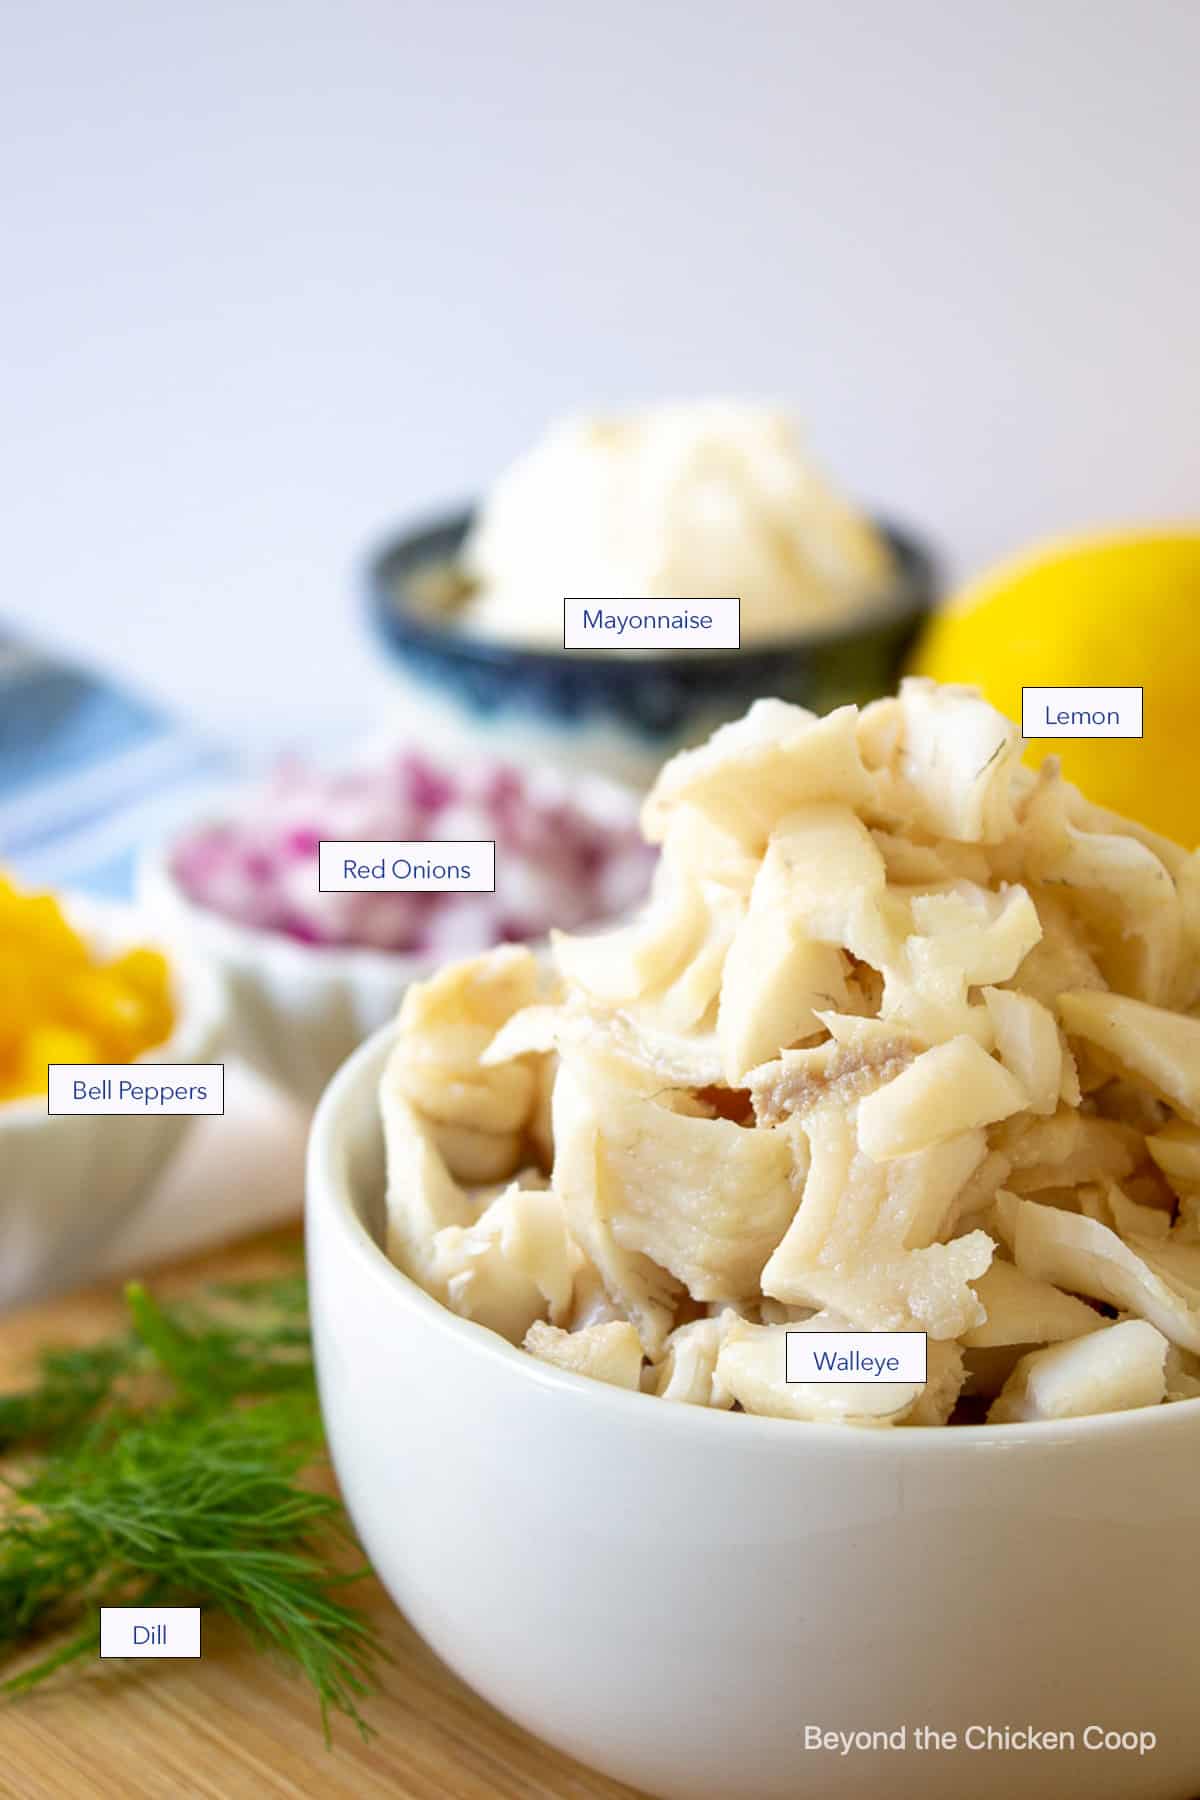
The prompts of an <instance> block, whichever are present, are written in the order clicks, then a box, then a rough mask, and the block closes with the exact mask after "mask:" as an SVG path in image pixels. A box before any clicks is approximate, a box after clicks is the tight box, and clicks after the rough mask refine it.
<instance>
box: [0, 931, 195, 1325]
mask: <svg viewBox="0 0 1200 1800" xmlns="http://www.w3.org/2000/svg"><path fill="white" fill-rule="evenodd" d="M65 910H66V912H67V915H68V917H69V918H70V920H71V923H72V924H73V925H74V926H75V927H76V929H77V930H79V931H80V932H82V933H83V934H84V936H85V937H86V938H87V939H88V941H89V942H90V943H92V944H93V945H95V947H96V948H97V949H99V950H101V951H103V952H104V953H106V954H109V953H119V952H120V951H121V950H124V949H127V948H130V947H132V946H134V945H139V944H150V945H152V946H153V947H154V948H156V949H160V950H161V951H162V952H163V954H164V955H165V956H166V958H167V961H168V963H169V965H170V969H171V990H172V991H171V999H172V1003H173V1006H174V1010H175V1020H176V1025H175V1030H174V1031H173V1032H172V1034H171V1036H170V1037H169V1038H167V1039H166V1040H165V1042H163V1043H161V1044H155V1045H154V1046H153V1047H152V1048H151V1049H149V1050H147V1051H146V1052H145V1054H144V1055H143V1056H141V1057H139V1058H138V1059H137V1060H138V1061H139V1062H149V1063H200V1062H211V1061H212V1060H213V1059H214V1056H215V1054H216V1053H217V1052H218V1051H219V1050H220V1049H221V1046H222V1033H223V1028H224V1024H225V1019H226V1006H225V1000H224V993H223V989H222V986H221V983H220V981H219V979H218V977H217V976H216V974H215V973H214V972H213V970H212V969H211V967H210V966H209V965H208V964H207V963H206V962H205V961H204V960H203V959H202V958H201V957H199V956H197V954H196V953H195V951H194V949H192V948H191V947H189V945H188V941H187V938H186V937H185V936H182V934H177V933H171V932H164V931H161V930H155V929H154V927H153V925H152V924H151V923H150V922H148V921H147V920H146V919H145V918H144V916H143V915H142V914H141V913H140V912H139V911H138V910H137V909H135V908H132V907H125V906H112V905H100V904H99V903H97V902H94V901H84V900H74V899H72V900H70V901H69V902H68V903H67V904H66V908H65ZM191 1123H192V1120H191V1118H190V1117H189V1116H188V1115H186V1114H183V1115H179V1114H164V1115H155V1116H153V1117H140V1116H137V1117H134V1116H126V1115H107V1114H94V1113H83V1114H77V1113H70V1114H63V1113H54V1114H51V1113H49V1112H48V1111H47V1107H46V1098H45V1096H44V1095H39V1096H37V1097H35V1098H30V1099H27V1100H9V1101H0V1307H9V1306H13V1305H15V1304H16V1303H17V1302H18V1301H23V1300H33V1299H36V1298H38V1297H39V1296H41V1295H44V1294H47V1293H51V1292H54V1291H55V1290H58V1289H62V1288H66V1287H70V1286H71V1285H72V1284H73V1283H75V1282H79V1281H82V1280H84V1279H85V1277H86V1276H87V1274H88V1272H89V1269H90V1267H91V1265H92V1263H93V1261H94V1259H95V1257H96V1256H97V1255H98V1253H99V1251H100V1250H101V1249H102V1248H103V1247H104V1245H105V1244H107V1242H108V1240H109V1239H110V1238H111V1236H112V1235H113V1233H114V1232H115V1231H116V1230H117V1228H118V1227H119V1226H122V1225H124V1224H126V1223H127V1221H128V1220H129V1219H130V1218H131V1217H132V1216H133V1215H134V1214H135V1213H136V1212H137V1211H138V1210H139V1209H140V1208H141V1207H142V1206H143V1205H144V1204H145V1202H146V1201H147V1200H149V1198H150V1196H151V1194H152V1192H153V1189H154V1185H155V1183H156V1181H157V1180H158V1177H159V1176H160V1174H161V1173H162V1171H163V1169H164V1168H165V1167H166V1165H167V1162H168V1161H169V1160H170V1157H171V1155H172V1154H173V1152H174V1151H175V1149H176V1148H177V1146H178V1145H179V1143H180V1141H181V1140H182V1138H183V1136H184V1134H185V1132H186V1131H187V1129H188V1127H189V1125H191Z"/></svg>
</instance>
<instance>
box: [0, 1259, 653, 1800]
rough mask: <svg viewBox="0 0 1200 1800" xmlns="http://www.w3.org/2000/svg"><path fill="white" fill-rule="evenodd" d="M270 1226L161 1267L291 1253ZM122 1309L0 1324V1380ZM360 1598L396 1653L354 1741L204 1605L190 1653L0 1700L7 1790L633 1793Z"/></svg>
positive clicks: (103, 1299) (423, 1797) (130, 1797)
mask: <svg viewBox="0 0 1200 1800" xmlns="http://www.w3.org/2000/svg"><path fill="white" fill-rule="evenodd" d="M297 1243H298V1238H297V1237H296V1236H294V1235H290V1234H284V1235H279V1234H277V1235H275V1236H273V1237H271V1238H265V1239H263V1238H260V1239H257V1240H254V1241H253V1242H251V1243H248V1244H245V1245H243V1246H241V1247H239V1248H237V1249H234V1250H228V1251H224V1252H221V1253H219V1254H217V1255H215V1256H206V1257H204V1258H202V1259H197V1260H194V1261H192V1262H190V1263H187V1264H183V1265H181V1266H179V1267H177V1268H174V1269H170V1270H167V1271H164V1272H161V1273H156V1274H155V1275H154V1277H153V1279H152V1283H151V1285H152V1287H153V1289H154V1291H155V1292H156V1293H160V1294H163V1295H168V1294H180V1293H184V1292H186V1291H187V1290H188V1288H189V1287H194V1286H196V1285H198V1284H199V1283H200V1282H202V1281H212V1280H231V1279H232V1280H241V1279H253V1278H254V1277H256V1276H259V1275H269V1274H271V1273H274V1272H275V1271H277V1270H279V1269H280V1268H283V1267H286V1266H288V1264H289V1263H291V1264H294V1260H295V1254H296V1246H297ZM120 1317H121V1307H120V1302H119V1300H118V1298H117V1292H116V1289H115V1288H106V1289H95V1290H91V1291H89V1292H87V1293H85V1294H81V1295H78V1296H72V1297H71V1298H69V1299H66V1300H58V1301H53V1302H51V1303H49V1304H45V1305H41V1306H38V1307H35V1308H31V1309H29V1310H27V1311H25V1312H22V1313H18V1314H12V1315H10V1316H9V1317H7V1318H5V1319H3V1320H0V1386H4V1387H9V1386H13V1385H16V1384H19V1383H20V1382H21V1381H22V1380H23V1379H24V1378H25V1376H26V1375H27V1374H28V1372H29V1369H30V1366H31V1360H32V1356H33V1353H34V1352H35V1351H36V1350H37V1348H38V1347H39V1346H40V1345H42V1344H44V1343H48V1342H55V1343H85V1342H87V1341H88V1340H89V1339H92V1338H96V1337H101V1336H104V1335H105V1334H106V1333H107V1332H109V1331H111V1330H112V1329H113V1327H114V1326H115V1325H116V1324H117V1323H118V1322H119V1320H120ZM358 1599H359V1603H360V1604H362V1605H364V1606H365V1607H366V1609H367V1610H368V1611H369V1612H370V1613H371V1614H372V1615H373V1616H374V1618H375V1619H376V1621H377V1623H378V1625H379V1629H380V1632H381V1634H382V1636H383V1638H384V1640H385V1642H386V1644H387V1647H388V1650H389V1652H390V1654H391V1656H392V1657H393V1659H394V1660H393V1662H392V1663H391V1664H390V1665H389V1666H388V1667H387V1668H386V1670H385V1674H384V1682H385V1688H386V1692H385V1693H383V1694H382V1695H380V1696H379V1697H378V1698H376V1699H375V1700H372V1701H371V1702H370V1703H369V1705H368V1707H367V1708H366V1712H367V1716H368V1717H369V1720H370V1723H371V1724H372V1725H373V1726H374V1728H375V1733H376V1735H375V1736H374V1737H373V1738H372V1739H371V1740H370V1742H369V1743H365V1744H364V1743H363V1742H362V1741H361V1740H360V1739H359V1737H358V1734H357V1732H356V1731H355V1730H354V1728H353V1726H351V1725H349V1724H347V1723H346V1722H345V1721H344V1720H340V1719H339V1720H338V1721H337V1722H336V1723H335V1725H334V1747H333V1749H332V1750H327V1749H326V1747H325V1743H324V1739H323V1737H322V1733H321V1722H320V1717H319V1714H318V1712H317V1708H316V1705H315V1703H314V1701H313V1699H312V1697H311V1695H310V1693H309V1691H308V1689H307V1687H306V1686H305V1685H304V1684H303V1683H302V1682H301V1681H299V1680H297V1679H296V1678H295V1677H293V1676H291V1675H289V1674H287V1673H285V1672H284V1671H282V1670H281V1669H279V1668H277V1667H275V1666H274V1665H273V1664H272V1663H271V1661H270V1660H269V1659H268V1658H267V1657H265V1656H263V1655H261V1654H260V1653H259V1652H257V1651H254V1650H252V1649H250V1648H248V1647H247V1646H246V1645H245V1644H244V1643H243V1642H241V1640H240V1639H239V1638H238V1636H237V1634H236V1633H235V1632H234V1631H233V1630H232V1628H231V1627H229V1626H228V1625H227V1624H226V1623H225V1622H224V1621H223V1620H220V1619H218V1618H215V1617H214V1616H212V1615H211V1614H210V1615H207V1616H206V1617H205V1619H204V1625H203V1649H204V1653H203V1656H202V1657H201V1659H200V1661H198V1662H165V1661H164V1662H158V1663H150V1662H146V1663H141V1664H139V1663H136V1662H125V1663H101V1662H100V1661H99V1659H97V1661H96V1662H95V1663H94V1664H93V1665H91V1666H89V1667H87V1668H84V1667H82V1666H81V1667H80V1669H79V1670H78V1671H68V1672H66V1673H64V1674H63V1675H62V1676H60V1677H58V1678H56V1680H55V1682H54V1684H53V1685H52V1686H48V1687H47V1688H46V1689H44V1690H43V1691H42V1692H41V1693H37V1694H33V1695H30V1696H28V1697H27V1698H25V1699H22V1700H18V1701H10V1702H0V1795H3V1797H4V1800H276V1797H278V1800H284V1797H286V1800H318V1797H319V1800H375V1797H376V1796H378V1797H379V1800H383V1797H384V1796H387V1797H388V1800H631V1797H633V1800H636V1796H634V1790H633V1789H632V1788H627V1787H623V1786H621V1785H619V1784H618V1783H616V1782H612V1781H608V1780H605V1779H604V1778H603V1777H602V1776H599V1775H593V1774H591V1773H590V1772H589V1771H588V1770H586V1769H584V1768H582V1767H581V1766H580V1765H579V1764H578V1763H575V1762H572V1761H570V1760H569V1759H568V1758H566V1757H564V1756H560V1755H559V1754H558V1753H557V1751H554V1750H551V1749H550V1748H549V1747H548V1746H547V1745H545V1744H542V1743H540V1742H539V1741H538V1740H537V1739H536V1738H533V1737H530V1736H529V1734H528V1733H527V1732H525V1731H522V1730H521V1729H520V1728H519V1727H518V1726H516V1725H512V1724H510V1723H509V1722H508V1720H506V1719H504V1718H502V1717H501V1716H500V1714H499V1713H497V1712H494V1711H493V1710H492V1708H491V1707H489V1706H487V1705H486V1704H485V1703H484V1702H483V1701H482V1700H480V1699H478V1698H477V1697H476V1696H475V1695H474V1694H472V1693H471V1692H470V1690H469V1689H467V1688H465V1687H464V1686H463V1685H462V1683H461V1682H460V1681H458V1680H457V1678H456V1677H455V1676H453V1675H452V1674H451V1673H450V1671H449V1670H448V1669H447V1668H446V1667H445V1666H444V1665H443V1664H442V1663H441V1662H439V1661H438V1660H437V1658H436V1657H435V1656H434V1655H433V1654H432V1652H431V1651H429V1650H427V1649H426V1648H425V1646H424V1644H423V1643H422V1642H421V1640H420V1639H419V1638H418V1637H417V1635H416V1634H415V1632H413V1631H412V1630H410V1629H409V1627H408V1626H407V1625H406V1624H405V1622H404V1620H403V1619H402V1618H401V1617H400V1615H399V1614H398V1613H397V1612H396V1610H395V1608H394V1607H393V1606H392V1605H391V1603H390V1601H389V1600H388V1599H387V1596H386V1595H385V1594H384V1593H383V1591H382V1589H381V1588H379V1587H378V1586H377V1585H376V1584H374V1583H372V1584H371V1586H370V1588H369V1589H368V1588H366V1587H365V1586H364V1588H363V1589H362V1590H359V1593H358Z"/></svg>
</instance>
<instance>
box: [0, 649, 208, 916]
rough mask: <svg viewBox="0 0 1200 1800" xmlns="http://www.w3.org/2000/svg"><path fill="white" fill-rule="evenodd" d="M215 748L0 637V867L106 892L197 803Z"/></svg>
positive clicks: (118, 892)
mask: <svg viewBox="0 0 1200 1800" xmlns="http://www.w3.org/2000/svg"><path fill="white" fill-rule="evenodd" d="M228 767H229V762H228V758H227V755H226V754H225V752H223V751H222V750H221V749H219V748H218V746H216V745H215V744H213V743H211V742H209V741H208V740H206V739H205V738H204V737H203V736H201V735H200V734H198V733H196V732H193V731H189V730H187V729H184V728H181V727H180V726H179V725H177V724H176V723H175V722H174V721H172V720H171V719H169V718H168V717H167V716H166V715H165V714H164V713H163V712H162V711H160V710H159V709H158V708H157V707H155V706H153V705H151V704H149V703H148V702H146V701H144V700H141V699H139V698H137V697H136V696H134V695H132V694H129V693H126V692H124V691H123V690H121V689H119V688H115V687H113V686H111V685H110V684H109V683H107V682H106V681H104V680H103V679H102V678H100V677H98V676H96V675H93V674H90V673H88V672H87V671H85V670H82V669H78V668H75V667H72V666H71V665H70V664H66V663H63V662H60V661H58V660H57V659H54V658H52V657H49V656H46V655H42V654H40V653H39V652H38V651H36V650H34V649H31V648H30V647H29V646H27V645H25V644H22V643H17V642H14V641H12V640H10V639H7V638H4V637H3V636H0V867H3V868H4V869H5V870H7V871H9V872H11V873H13V874H15V875H16V876H17V877H18V879H19V880H20V881H21V882H22V884H23V885H25V886H29V887H33V888H43V887H46V888H76V889H81V890H83V891H85V892H88V893H93V894H98V895H103V896H105V897H107V898H111V899H123V898H125V897H126V896H127V895H128V894H129V892H130V890H131V887H132V880H133V869H134V863H135V860H136V855H137V852H138V850H139V849H140V848H141V846H142V845H143V844H145V843H148V842H153V841H154V840H155V839H157V838H159V837H161V836H162V835H163V834H164V833H166V832H168V831H169V830H171V828H172V827H173V826H175V825H177V824H178V823H180V822H181V821H182V820H184V819H185V818H187V817H189V816H190V815H191V814H193V813H194V812H195V811H197V810H198V809H200V808H201V807H202V806H203V805H204V802H205V800H206V799H207V798H208V797H209V796H210V795H211V794H212V793H213V791H214V789H215V788H216V787H217V786H218V784H219V783H220V782H221V780H222V777H223V776H225V775H226V774H227V772H228Z"/></svg>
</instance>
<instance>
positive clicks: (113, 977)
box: [0, 875, 174, 1101]
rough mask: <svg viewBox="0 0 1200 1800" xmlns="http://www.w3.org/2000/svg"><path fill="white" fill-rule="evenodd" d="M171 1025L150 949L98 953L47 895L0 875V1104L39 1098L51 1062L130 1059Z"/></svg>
mask: <svg viewBox="0 0 1200 1800" xmlns="http://www.w3.org/2000/svg"><path fill="white" fill-rule="evenodd" d="M173 1025H174V1012H173V1009H172V1004H171V975H170V969H169V968H168V966H167V962H166V959H165V957H163V956H162V955H161V954H160V953H159V952H158V951H157V950H152V949H150V948H148V947H138V948H135V949H132V950H126V951H124V952H123V953H122V954H121V955H119V956H115V957H111V958H106V957H104V956H101V955H98V954H97V953H96V952H95V951H94V950H93V949H92V947H91V946H90V945H89V944H88V942H87V940H86V939H85V938H84V937H82V936H81V935H80V933H79V932H77V931H76V930H75V928H74V927H73V926H72V925H71V923H70V922H69V920H68V919H67V918H66V916H65V914H64V912H63V910H62V907H61V906H60V905H59V902H58V901H57V900H56V899H55V897H54V896H53V895H52V894H27V893H23V892H22V891H21V890H20V889H19V888H18V887H17V886H16V885H15V884H14V883H13V882H12V881H11V880H8V879H6V878H5V877H4V876H2V875H0V1101H5V1100H18V1099H25V1098H28V1097H30V1096H33V1095H37V1094H44V1093H45V1092H46V1080H47V1077H46V1070H47V1068H48V1066H49V1065H50V1064H51V1063H69V1062H132V1061H133V1060H134V1058H135V1057H138V1056H141V1055H142V1054H143V1052H144V1051H146V1050H150V1049H152V1048H153V1047H154V1045H155V1044H161V1043H162V1042H163V1041H164V1040H165V1039H166V1038H168V1037H169V1036H170V1035H171V1030H172V1027H173Z"/></svg>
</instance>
